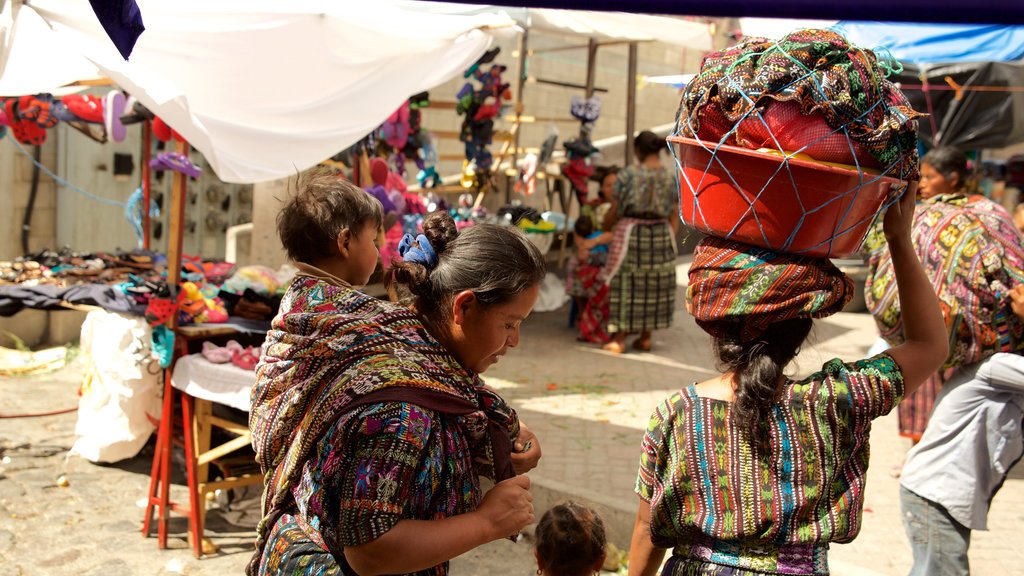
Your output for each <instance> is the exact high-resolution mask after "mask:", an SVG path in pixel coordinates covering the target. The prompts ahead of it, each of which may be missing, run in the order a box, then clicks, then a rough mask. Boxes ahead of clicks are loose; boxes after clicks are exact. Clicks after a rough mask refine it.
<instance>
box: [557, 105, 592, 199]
mask: <svg viewBox="0 0 1024 576" xmlns="http://www.w3.org/2000/svg"><path fill="white" fill-rule="evenodd" d="M569 112H570V113H571V114H572V116H573V117H574V118H576V119H577V120H579V121H580V134H579V136H578V137H577V138H574V139H573V140H569V141H568V142H565V143H564V144H562V146H563V147H564V148H565V152H566V158H568V162H566V163H565V164H562V174H563V175H564V176H565V177H566V178H568V179H569V183H570V185H572V189H573V191H574V192H576V197H577V199H579V201H580V205H583V204H584V203H585V200H586V198H587V179H588V178H589V177H590V176H591V175H592V174H593V173H594V167H593V166H592V165H591V164H590V162H589V158H590V157H591V156H593V155H594V154H596V153H598V152H599V150H598V149H597V148H596V147H595V146H594V145H593V143H591V141H590V134H591V133H592V132H593V128H594V121H595V120H597V118H598V117H599V116H600V115H601V99H600V98H598V97H597V96H591V97H590V98H586V99H584V98H581V97H579V96H573V97H572V101H571V102H570V104H569Z"/></svg>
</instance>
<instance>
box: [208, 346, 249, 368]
mask: <svg viewBox="0 0 1024 576" xmlns="http://www.w3.org/2000/svg"><path fill="white" fill-rule="evenodd" d="M202 355H203V358H206V359H207V360H209V361H210V362H213V363H214V364H227V363H228V362H231V363H232V364H234V365H235V366H238V367H239V368H241V369H242V370H255V369H256V364H257V363H259V361H260V349H259V347H253V346H245V347H244V348H243V347H242V345H241V344H239V343H238V342H236V341H234V340H228V342H227V344H225V345H224V346H223V347H221V346H217V345H216V344H214V343H213V342H203V350H202Z"/></svg>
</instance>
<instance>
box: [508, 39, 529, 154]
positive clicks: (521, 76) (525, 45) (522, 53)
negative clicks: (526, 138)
mask: <svg viewBox="0 0 1024 576" xmlns="http://www.w3.org/2000/svg"><path fill="white" fill-rule="evenodd" d="M529 34H530V30H529V28H524V29H523V33H522V34H520V35H519V69H518V70H517V72H516V105H515V106H516V121H515V122H516V123H515V127H518V126H519V121H520V120H519V119H520V117H521V116H522V114H523V110H525V108H524V106H523V89H524V88H525V86H526V52H527V50H528V49H529ZM513 131H514V133H515V137H514V141H513V146H515V148H514V149H513V150H512V168H515V167H516V161H517V160H519V131H518V130H514V129H513Z"/></svg>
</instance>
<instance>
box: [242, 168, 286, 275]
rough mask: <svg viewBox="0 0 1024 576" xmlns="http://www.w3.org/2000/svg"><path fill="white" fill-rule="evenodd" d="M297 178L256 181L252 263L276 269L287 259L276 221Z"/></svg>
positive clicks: (251, 240)
mask: <svg viewBox="0 0 1024 576" xmlns="http://www.w3.org/2000/svg"><path fill="white" fill-rule="evenodd" d="M295 181H296V178H295V177H291V178H288V179H284V180H274V181H273V182H264V183H261V184H256V185H255V186H254V187H253V213H252V218H253V219H252V227H253V230H252V237H251V238H250V240H249V242H250V244H249V246H250V250H251V252H250V257H249V262H250V263H251V264H260V265H263V266H269V267H270V268H273V269H274V270H277V269H278V268H279V267H280V266H281V265H282V264H284V263H286V262H287V261H288V256H287V255H285V252H284V248H283V247H282V246H281V240H280V239H279V238H278V237H277V228H276V226H275V221H276V219H277V213H278V212H280V210H281V206H282V205H283V204H284V200H285V199H286V198H287V197H288V194H290V193H291V192H293V191H294V190H295ZM240 248H241V247H240Z"/></svg>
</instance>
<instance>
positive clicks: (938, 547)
mask: <svg viewBox="0 0 1024 576" xmlns="http://www.w3.org/2000/svg"><path fill="white" fill-rule="evenodd" d="M900 509H901V511H902V512H903V529H904V530H906V532H907V539H908V540H910V549H911V550H912V551H913V553H914V565H913V567H911V568H910V574H909V576H962V575H965V574H970V573H971V568H970V565H969V564H968V561H967V548H968V547H969V546H970V545H971V529H970V528H966V527H964V526H963V525H961V524H960V523H959V522H957V521H956V520H954V519H953V517H952V516H950V515H949V513H948V512H946V509H945V508H943V507H942V506H939V505H938V504H936V503H935V502H932V501H931V500H927V499H925V498H921V497H920V496H918V495H917V494H914V493H913V492H911V491H910V490H907V489H906V488H904V487H902V486H900Z"/></svg>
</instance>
